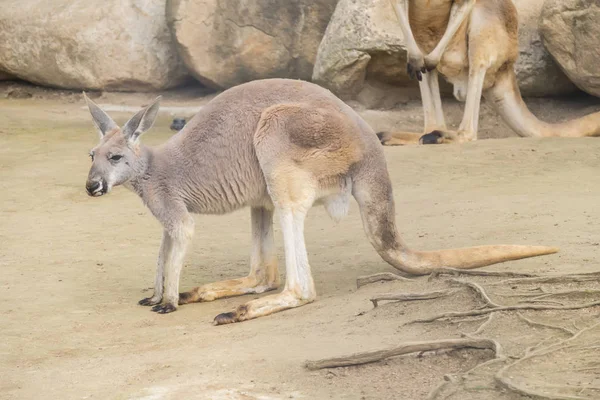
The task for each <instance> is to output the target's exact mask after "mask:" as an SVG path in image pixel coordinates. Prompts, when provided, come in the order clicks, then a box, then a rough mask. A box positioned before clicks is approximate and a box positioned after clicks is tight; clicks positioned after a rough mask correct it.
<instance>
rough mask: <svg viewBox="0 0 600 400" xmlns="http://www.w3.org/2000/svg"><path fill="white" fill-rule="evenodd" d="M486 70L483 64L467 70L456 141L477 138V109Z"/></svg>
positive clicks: (479, 103) (479, 104)
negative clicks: (464, 98)
mask: <svg viewBox="0 0 600 400" xmlns="http://www.w3.org/2000/svg"><path fill="white" fill-rule="evenodd" d="M486 72H487V69H486V68H485V67H483V66H481V67H479V68H473V67H471V70H470V71H469V84H468V87H467V101H466V103H465V113H464V114H463V119H462V121H461V123H460V126H459V127H458V133H457V136H458V137H457V141H460V142H466V141H470V140H477V130H478V128H479V109H480V106H481V94H482V92H483V83H484V80H485V74H486Z"/></svg>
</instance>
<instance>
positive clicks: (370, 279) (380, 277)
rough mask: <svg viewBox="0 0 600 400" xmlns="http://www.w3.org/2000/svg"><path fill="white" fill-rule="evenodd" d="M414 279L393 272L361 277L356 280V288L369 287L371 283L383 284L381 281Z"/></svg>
mask: <svg viewBox="0 0 600 400" xmlns="http://www.w3.org/2000/svg"><path fill="white" fill-rule="evenodd" d="M411 280H412V279H408V278H405V277H403V276H400V275H398V274H394V273H392V272H381V273H379V274H373V275H366V276H359V277H358V278H356V287H357V288H360V287H361V286H365V285H368V284H369V283H375V282H381V281H411Z"/></svg>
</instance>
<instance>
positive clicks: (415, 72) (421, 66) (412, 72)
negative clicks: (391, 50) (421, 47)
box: [406, 54, 427, 81]
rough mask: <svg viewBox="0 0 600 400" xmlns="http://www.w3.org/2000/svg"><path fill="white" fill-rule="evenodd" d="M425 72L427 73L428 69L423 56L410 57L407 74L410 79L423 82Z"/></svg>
mask: <svg viewBox="0 0 600 400" xmlns="http://www.w3.org/2000/svg"><path fill="white" fill-rule="evenodd" d="M425 72H427V67H426V66H425V59H424V58H423V55H421V54H419V55H409V57H408V62H407V64H406V73H407V74H408V77H409V78H410V79H415V78H416V79H417V80H418V81H421V80H422V79H423V74H424V73H425Z"/></svg>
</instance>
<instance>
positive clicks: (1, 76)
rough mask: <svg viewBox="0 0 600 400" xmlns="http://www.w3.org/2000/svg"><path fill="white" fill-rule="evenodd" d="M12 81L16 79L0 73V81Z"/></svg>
mask: <svg viewBox="0 0 600 400" xmlns="http://www.w3.org/2000/svg"><path fill="white" fill-rule="evenodd" d="M14 79H16V77H14V76H13V75H11V74H8V73H6V72H3V71H0V81H12V80H14Z"/></svg>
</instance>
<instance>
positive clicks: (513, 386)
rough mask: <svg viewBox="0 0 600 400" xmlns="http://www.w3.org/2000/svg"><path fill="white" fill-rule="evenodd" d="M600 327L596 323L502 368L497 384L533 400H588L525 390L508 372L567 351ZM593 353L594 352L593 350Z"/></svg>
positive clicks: (497, 374) (498, 373)
mask: <svg viewBox="0 0 600 400" xmlns="http://www.w3.org/2000/svg"><path fill="white" fill-rule="evenodd" d="M599 325H600V323H596V324H594V325H592V326H590V327H589V328H585V329H582V330H580V331H579V332H577V333H576V334H575V335H573V336H572V337H570V338H568V339H565V340H562V341H560V342H558V343H555V344H553V345H550V346H548V347H544V348H541V349H539V350H536V351H532V352H529V353H528V354H526V355H525V356H524V357H522V358H520V359H518V360H517V361H515V362H513V363H510V364H508V365H506V366H505V367H503V368H501V369H500V370H499V371H498V372H497V373H496V376H495V379H496V382H498V383H499V384H500V385H502V386H504V387H505V388H507V389H509V390H511V391H513V392H517V393H520V394H522V395H525V396H530V397H533V398H541V399H587V398H588V397H580V396H569V395H558V394H557V395H552V394H548V393H542V392H540V391H536V390H533V389H530V388H525V387H523V386H521V385H519V384H517V383H515V382H513V381H512V380H511V378H510V376H509V375H510V374H508V371H509V370H510V369H511V368H513V367H514V366H516V365H518V364H521V363H522V362H524V361H527V360H529V359H531V358H533V357H537V356H542V355H544V354H547V353H550V352H554V351H558V350H561V349H565V348H569V347H571V346H570V342H572V341H573V340H575V339H577V338H578V337H579V336H580V335H581V334H582V333H584V332H586V331H589V330H591V329H594V328H596V327H598V326H599ZM591 351H593V350H591ZM547 386H549V387H562V386H560V385H552V384H550V385H547ZM584 389H588V387H585V388H584Z"/></svg>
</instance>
